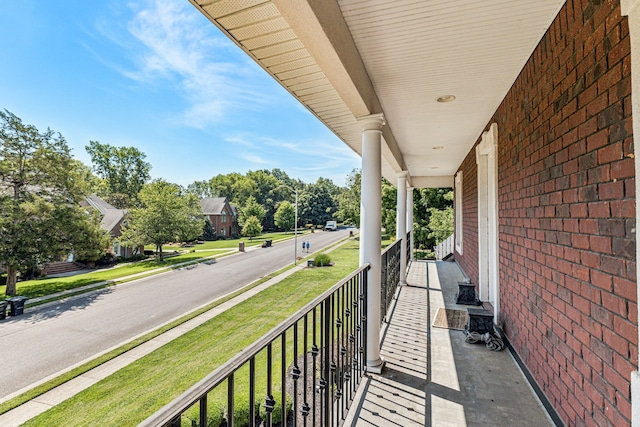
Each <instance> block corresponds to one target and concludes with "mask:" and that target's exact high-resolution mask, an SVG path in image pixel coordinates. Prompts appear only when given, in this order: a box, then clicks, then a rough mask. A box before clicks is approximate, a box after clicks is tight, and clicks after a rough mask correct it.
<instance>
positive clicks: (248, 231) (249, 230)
mask: <svg viewBox="0 0 640 427" xmlns="http://www.w3.org/2000/svg"><path fill="white" fill-rule="evenodd" d="M260 233H262V225H261V224H260V220H259V219H258V218H256V217H255V216H250V217H249V218H247V219H246V220H245V222H244V226H243V227H242V235H243V236H248V237H249V239H253V238H254V237H255V236H257V235H258V234H260Z"/></svg>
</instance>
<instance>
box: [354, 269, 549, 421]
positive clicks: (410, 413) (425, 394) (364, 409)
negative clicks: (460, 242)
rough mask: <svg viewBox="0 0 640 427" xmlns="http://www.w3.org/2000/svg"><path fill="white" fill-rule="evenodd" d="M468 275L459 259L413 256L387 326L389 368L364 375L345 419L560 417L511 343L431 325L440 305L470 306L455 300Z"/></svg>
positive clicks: (384, 341)
mask: <svg viewBox="0 0 640 427" xmlns="http://www.w3.org/2000/svg"><path fill="white" fill-rule="evenodd" d="M462 280H463V275H462V272H461V271H460V269H459V268H458V266H457V264H455V263H452V262H441V261H438V262H434V261H414V262H412V263H411V267H410V270H409V274H408V275H407V285H406V286H402V287H400V289H399V292H398V293H397V301H396V303H395V306H394V307H392V312H391V314H390V315H389V318H388V319H387V320H388V321H389V323H388V324H386V323H385V326H386V327H385V328H384V329H383V332H382V335H383V337H382V348H381V355H382V357H383V358H384V360H385V362H386V365H385V368H384V370H383V372H382V374H380V375H376V374H368V375H367V376H365V377H364V378H363V380H362V383H361V385H360V387H359V389H358V394H357V395H356V396H355V400H354V402H353V404H352V406H351V409H350V411H349V413H348V416H347V419H346V423H345V424H344V425H346V426H402V427H412V426H429V427H431V426H433V427H443V426H456V427H459V426H483V427H484V426H520V427H523V426H524V427H527V426H536V427H538V426H553V425H554V423H553V421H552V420H551V418H550V417H549V415H548V413H547V411H546V410H545V408H544V407H543V406H542V404H541V402H540V400H539V399H538V398H537V396H536V394H535V393H534V392H533V389H532V388H531V387H530V385H529V383H528V381H527V379H526V378H525V376H524V375H523V373H522V371H521V370H520V369H519V367H518V365H517V364H516V362H515V360H514V359H513V357H512V355H511V354H510V352H509V350H508V349H505V350H503V351H500V352H495V351H491V350H489V349H487V348H486V346H485V345H484V343H478V344H468V343H466V342H465V336H464V333H463V332H462V331H460V330H453V329H443V328H437V327H433V326H432V322H433V320H434V317H435V315H436V312H437V310H438V308H439V307H444V308H453V309H459V310H466V308H467V307H469V306H466V305H458V304H456V303H455V295H456V293H457V291H458V282H459V281H462Z"/></svg>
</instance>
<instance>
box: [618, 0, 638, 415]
mask: <svg viewBox="0 0 640 427" xmlns="http://www.w3.org/2000/svg"><path fill="white" fill-rule="evenodd" d="M620 9H621V12H622V15H623V16H625V15H626V16H627V20H628V23H629V36H630V38H631V82H632V84H631V111H632V116H633V129H634V130H638V129H640V91H638V90H634V88H637V87H638V82H640V0H621V1H620ZM633 145H634V147H640V133H639V132H634V133H633ZM635 176H636V178H637V177H639V176H640V156H639V155H638V153H636V156H635ZM636 200H640V186H638V185H636ZM639 239H640V203H636V241H638V240H639ZM636 277H640V251H636ZM637 292H638V294H637V295H638V296H637V298H638V301H640V286H637ZM636 324H639V325H640V313H638V321H637V323H636ZM638 334H639V338H638V339H639V340H640V328H638ZM631 425H632V426H633V427H640V372H639V371H633V372H631Z"/></svg>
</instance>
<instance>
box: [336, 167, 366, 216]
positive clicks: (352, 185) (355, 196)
mask: <svg viewBox="0 0 640 427" xmlns="http://www.w3.org/2000/svg"><path fill="white" fill-rule="evenodd" d="M361 181H362V172H361V171H360V169H353V170H352V171H351V173H350V174H349V175H348V176H347V187H346V188H345V189H343V190H342V191H341V193H340V195H339V196H338V211H337V212H336V213H335V215H334V216H335V217H336V218H337V219H339V220H340V221H342V222H345V223H347V224H353V225H355V226H356V227H360V183H361Z"/></svg>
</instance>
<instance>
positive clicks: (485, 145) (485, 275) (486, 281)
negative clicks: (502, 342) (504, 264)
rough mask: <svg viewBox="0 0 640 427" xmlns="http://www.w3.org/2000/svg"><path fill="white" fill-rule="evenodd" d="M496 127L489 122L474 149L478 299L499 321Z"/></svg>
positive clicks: (497, 321) (497, 322)
mask: <svg viewBox="0 0 640 427" xmlns="http://www.w3.org/2000/svg"><path fill="white" fill-rule="evenodd" d="M497 147H498V125H497V124H495V123H492V124H491V126H490V127H489V130H488V131H486V132H484V133H483V134H482V141H481V142H480V144H478V146H477V147H476V163H477V165H478V288H479V290H480V300H482V301H489V302H490V303H491V304H492V305H493V315H494V321H495V322H496V324H499V319H500V278H499V273H498V154H497Z"/></svg>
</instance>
